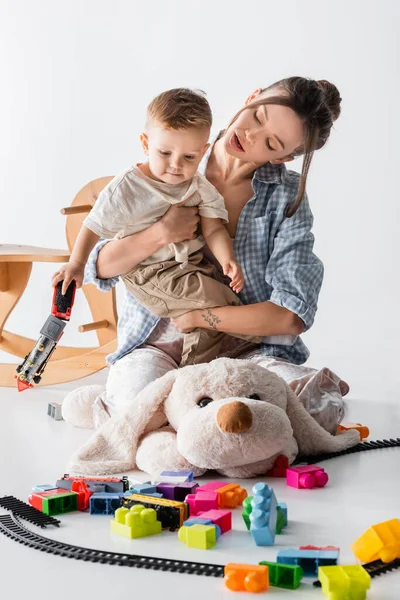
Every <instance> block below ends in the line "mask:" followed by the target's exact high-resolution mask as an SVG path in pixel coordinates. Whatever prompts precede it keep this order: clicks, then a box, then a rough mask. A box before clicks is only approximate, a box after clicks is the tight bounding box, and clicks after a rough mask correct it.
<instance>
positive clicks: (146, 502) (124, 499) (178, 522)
mask: <svg viewBox="0 0 400 600" xmlns="http://www.w3.org/2000/svg"><path fill="white" fill-rule="evenodd" d="M135 504H141V505H143V506H145V507H146V508H154V510H155V511H156V513H157V518H158V520H159V521H161V524H162V528H163V529H167V528H168V529H170V531H175V530H176V529H177V528H178V527H182V525H183V522H184V521H185V520H186V519H187V518H188V517H189V511H188V508H189V507H188V505H187V504H186V503H185V502H176V501H174V500H167V499H166V498H152V497H151V496H145V495H144V494H132V495H131V496H121V505H122V506H124V507H126V508H131V506H134V505H135ZM191 516H193V515H192V514H191Z"/></svg>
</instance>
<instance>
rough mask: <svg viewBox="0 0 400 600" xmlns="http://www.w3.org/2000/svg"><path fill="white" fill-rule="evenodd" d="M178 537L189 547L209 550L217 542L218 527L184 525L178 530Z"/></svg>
mask: <svg viewBox="0 0 400 600" xmlns="http://www.w3.org/2000/svg"><path fill="white" fill-rule="evenodd" d="M178 538H179V539H180V541H181V542H183V543H184V544H186V546H189V548H199V549H200V550H209V549H210V548H212V547H213V546H215V544H216V543H217V528H216V526H215V525H201V524H196V525H191V526H190V527H188V526H187V525H184V526H183V527H181V528H180V529H179V531H178Z"/></svg>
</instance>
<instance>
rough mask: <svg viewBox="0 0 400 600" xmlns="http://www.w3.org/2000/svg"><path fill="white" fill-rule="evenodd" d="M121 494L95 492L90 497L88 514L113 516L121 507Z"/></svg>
mask: <svg viewBox="0 0 400 600" xmlns="http://www.w3.org/2000/svg"><path fill="white" fill-rule="evenodd" d="M123 495H124V494H122V493H121V492H119V493H114V494H113V493H112V492H95V493H94V494H92V496H91V497H90V501H89V512H90V514H91V515H113V514H114V513H115V511H116V510H117V509H118V508H120V506H121V496H123Z"/></svg>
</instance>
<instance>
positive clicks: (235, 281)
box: [222, 260, 244, 293]
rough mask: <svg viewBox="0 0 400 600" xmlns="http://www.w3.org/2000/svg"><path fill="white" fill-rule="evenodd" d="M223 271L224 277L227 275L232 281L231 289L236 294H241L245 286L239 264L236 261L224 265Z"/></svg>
mask: <svg viewBox="0 0 400 600" xmlns="http://www.w3.org/2000/svg"><path fill="white" fill-rule="evenodd" d="M222 269H223V271H224V275H227V276H228V277H230V278H231V279H232V281H231V282H230V284H229V287H231V288H232V289H233V291H234V292H236V293H237V292H240V291H241V290H242V289H243V286H244V275H243V272H242V269H241V268H240V266H239V265H238V263H237V262H236V261H234V260H231V261H229V262H228V263H225V264H223V265H222Z"/></svg>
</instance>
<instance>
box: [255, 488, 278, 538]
mask: <svg viewBox="0 0 400 600" xmlns="http://www.w3.org/2000/svg"><path fill="white" fill-rule="evenodd" d="M253 493H254V496H253V500H252V501H251V513H250V515H249V519H250V533H251V535H252V536H253V539H254V541H255V543H256V544H257V546H272V545H273V544H274V542H275V533H276V521H277V501H276V497H275V493H274V490H273V489H272V488H270V487H268V485H267V484H266V483H262V482H259V483H256V484H255V485H254V486H253Z"/></svg>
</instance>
